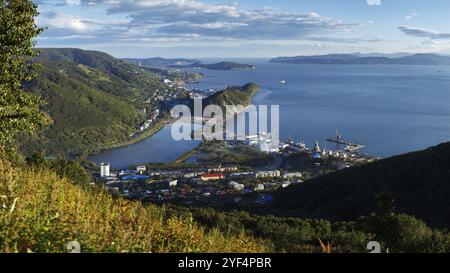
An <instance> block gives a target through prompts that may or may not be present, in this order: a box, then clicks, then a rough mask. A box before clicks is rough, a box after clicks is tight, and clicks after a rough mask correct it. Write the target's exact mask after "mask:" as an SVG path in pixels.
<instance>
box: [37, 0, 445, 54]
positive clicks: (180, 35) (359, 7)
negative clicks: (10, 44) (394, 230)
mask: <svg viewBox="0 0 450 273" xmlns="http://www.w3.org/2000/svg"><path fill="white" fill-rule="evenodd" d="M36 3H37V4H38V9H39V12H40V15H39V17H38V18H37V23H38V25H39V26H45V27H47V30H46V31H45V32H44V33H43V34H42V35H41V36H40V37H39V38H38V40H37V41H38V46H40V47H78V48H83V49H93V50H101V51H106V52H108V53H110V54H112V55H114V56H117V57H154V56H162V57H189V58H191V57H195V58H202V57H203V58H211V57H212V58H221V57H222V58H223V57H274V56H292V55H313V54H328V53H354V52H362V53H371V52H380V53H395V52H417V53H418V52H437V53H450V1H443V0H427V1H425V0H276V1H275V0H241V1H224V0H222V1H221V0H36Z"/></svg>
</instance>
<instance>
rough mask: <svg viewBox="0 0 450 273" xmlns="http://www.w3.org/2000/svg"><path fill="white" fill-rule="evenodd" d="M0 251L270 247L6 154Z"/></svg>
mask: <svg viewBox="0 0 450 273" xmlns="http://www.w3.org/2000/svg"><path fill="white" fill-rule="evenodd" d="M0 196H1V198H0V202H1V203H2V204H0V205H1V207H2V209H1V210H0V220H1V221H0V251H1V252H40V253H42V252H65V251H66V246H67V243H68V242H70V241H73V240H76V241H78V242H80V244H81V251H82V252H163V253H166V252H178V253H180V252H181V253H183V252H266V251H270V249H269V248H268V247H267V246H266V245H265V243H263V242H262V241H258V240H255V239H252V238H250V237H246V236H244V235H226V234H223V233H221V232H219V231H218V230H211V231H208V232H206V231H204V230H203V229H202V228H200V227H199V226H198V225H197V224H196V223H195V222H194V221H193V220H192V217H176V216H168V214H167V212H166V210H165V209H164V208H159V207H156V206H153V205H150V206H143V205H142V204H141V203H139V202H131V201H126V200H124V199H121V198H113V197H112V196H111V195H110V194H108V193H106V192H104V191H103V190H101V189H96V188H91V187H82V186H80V185H78V184H74V183H73V182H72V181H70V180H69V179H67V178H65V177H61V176H58V175H57V174H56V173H54V172H52V171H49V170H48V169H44V168H42V169H29V168H26V167H22V168H19V167H13V166H11V164H10V163H9V162H8V161H5V160H0Z"/></svg>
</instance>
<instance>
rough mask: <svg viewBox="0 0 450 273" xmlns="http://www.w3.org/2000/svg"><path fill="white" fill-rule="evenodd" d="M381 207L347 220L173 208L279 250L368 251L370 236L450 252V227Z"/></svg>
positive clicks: (410, 248) (388, 245)
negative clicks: (441, 227) (440, 227)
mask: <svg viewBox="0 0 450 273" xmlns="http://www.w3.org/2000/svg"><path fill="white" fill-rule="evenodd" d="M380 206H381V209H379V210H378V211H377V212H376V213H373V214H371V215H369V216H366V217H359V218H358V219H356V220H354V221H346V222H343V221H341V222H331V221H328V220H325V219H302V218H296V217H277V216H273V215H266V216H263V215H257V214H251V213H248V212H244V211H237V210H233V211H225V212H220V211H217V210H214V209H211V208H189V209H188V208H184V207H179V206H169V211H170V212H171V214H173V215H177V216H179V215H185V216H186V215H189V216H190V215H192V216H193V218H194V220H195V221H196V222H198V223H199V224H201V225H203V226H205V227H206V228H207V229H210V230H215V229H219V230H221V231H222V232H226V233H231V234H235V235H239V234H242V233H244V234H246V235H247V236H252V237H257V238H263V239H264V240H268V241H270V242H271V244H272V245H273V248H274V250H275V251H276V252H294V253H298V252H302V253H304V252H307V253H310V252H313V253H320V252H334V253H366V252H368V250H367V249H366V248H367V244H368V243H369V242H370V241H377V242H380V243H381V246H382V251H383V252H390V253H449V252H450V234H449V233H448V232H445V231H439V230H432V229H431V228H429V227H428V226H427V225H426V224H425V223H424V222H422V221H420V220H419V219H417V218H415V217H412V216H409V215H406V214H397V213H394V212H392V211H390V210H389V209H388V210H386V209H385V208H383V205H380Z"/></svg>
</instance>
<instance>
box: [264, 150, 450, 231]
mask: <svg viewBox="0 0 450 273" xmlns="http://www.w3.org/2000/svg"><path fill="white" fill-rule="evenodd" d="M382 193H391V194H392V195H393V196H394V198H395V204H396V211H397V212H399V213H406V214H409V215H414V216H415V217H417V218H419V219H422V220H424V221H425V222H426V223H428V224H429V225H431V226H433V227H439V228H447V229H448V228H449V227H450V200H449V196H450V143H445V144H441V145H439V146H436V147H432V148H430V149H427V150H425V151H419V152H414V153H410V154H406V155H401V156H396V157H392V158H388V159H384V160H380V161H378V162H375V163H372V164H367V165H363V166H360V167H354V168H351V169H347V170H344V171H340V172H336V173H332V174H330V175H327V176H323V177H319V178H316V179H313V180H310V181H307V182H306V183H303V184H301V185H296V186H292V187H289V188H287V189H285V190H282V191H280V192H278V193H277V195H276V198H275V200H276V201H275V203H274V204H273V205H271V206H270V207H269V208H267V210H265V212H269V213H277V214H280V215H290V216H300V217H307V218H327V219H331V220H353V219H356V218H357V217H359V216H362V215H369V214H370V213H372V212H374V211H375V208H376V194H382Z"/></svg>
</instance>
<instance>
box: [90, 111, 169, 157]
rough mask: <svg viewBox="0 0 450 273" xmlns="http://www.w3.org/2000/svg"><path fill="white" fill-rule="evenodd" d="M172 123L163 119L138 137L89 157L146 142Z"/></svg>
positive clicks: (108, 147) (91, 154)
mask: <svg viewBox="0 0 450 273" xmlns="http://www.w3.org/2000/svg"><path fill="white" fill-rule="evenodd" d="M170 123H171V121H170V120H167V119H162V120H160V121H158V122H157V123H155V124H154V126H152V127H151V128H148V129H147V130H145V131H144V132H142V133H139V134H138V135H137V136H136V135H135V136H133V137H131V139H128V140H126V141H123V142H118V143H114V144H111V145H107V146H106V147H104V148H102V149H100V150H98V151H95V152H92V153H89V156H93V155H98V154H100V153H103V152H106V151H109V150H114V149H118V148H123V147H127V146H130V145H133V144H136V143H139V142H141V141H144V140H145V139H147V138H149V137H152V136H153V135H155V134H156V133H158V132H159V131H161V130H162V129H163V128H164V127H165V126H166V125H167V124H170Z"/></svg>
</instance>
